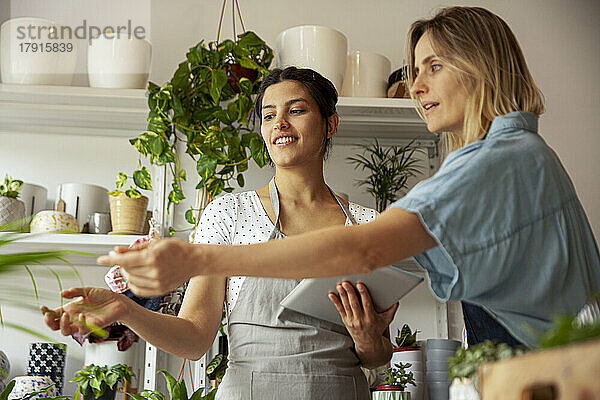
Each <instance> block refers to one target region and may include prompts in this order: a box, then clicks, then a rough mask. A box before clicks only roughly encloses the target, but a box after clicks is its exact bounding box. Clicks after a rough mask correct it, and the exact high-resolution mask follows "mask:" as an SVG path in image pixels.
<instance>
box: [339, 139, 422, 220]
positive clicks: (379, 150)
mask: <svg viewBox="0 0 600 400" xmlns="http://www.w3.org/2000/svg"><path fill="white" fill-rule="evenodd" d="M413 142H414V141H411V142H410V143H409V144H407V145H406V146H388V147H383V146H380V145H379V141H378V140H377V139H375V143H371V144H364V145H359V146H358V147H359V148H360V149H362V154H358V155H356V156H354V157H348V158H347V160H348V161H349V162H350V164H353V165H354V169H360V170H362V171H368V172H370V174H369V176H368V177H367V178H366V179H359V180H357V181H356V182H357V184H358V185H359V186H366V187H367V192H369V193H371V194H372V195H373V196H375V208H376V209H377V211H378V212H382V211H383V210H385V208H386V207H387V205H388V204H389V203H392V202H394V201H396V199H397V198H398V193H399V192H401V191H402V190H405V189H406V188H407V183H408V179H409V178H410V177H413V176H416V175H417V174H419V173H422V171H421V169H420V168H418V167H417V165H418V163H419V160H416V159H414V158H413V156H414V154H415V152H416V151H419V149H418V148H416V147H413V146H412V144H413Z"/></svg>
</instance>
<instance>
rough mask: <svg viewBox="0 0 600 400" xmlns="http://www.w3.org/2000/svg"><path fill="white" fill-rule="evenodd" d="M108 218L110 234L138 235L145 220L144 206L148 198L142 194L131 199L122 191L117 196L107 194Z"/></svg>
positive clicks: (146, 204)
mask: <svg viewBox="0 0 600 400" xmlns="http://www.w3.org/2000/svg"><path fill="white" fill-rule="evenodd" d="M109 200H110V220H111V222H112V228H113V230H112V232H110V233H111V234H114V235H118V234H122V235H140V234H142V232H143V229H144V222H145V221H146V207H147V206H148V198H147V197H146V196H142V197H140V198H137V199H131V198H129V197H127V196H126V195H125V194H124V193H121V194H120V195H118V196H109Z"/></svg>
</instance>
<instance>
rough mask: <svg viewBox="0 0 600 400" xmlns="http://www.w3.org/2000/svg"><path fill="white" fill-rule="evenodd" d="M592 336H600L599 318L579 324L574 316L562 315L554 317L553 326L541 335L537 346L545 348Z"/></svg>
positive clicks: (591, 337)
mask: <svg viewBox="0 0 600 400" xmlns="http://www.w3.org/2000/svg"><path fill="white" fill-rule="evenodd" d="M593 338H600V318H596V320H595V321H594V322H591V323H587V324H581V323H578V322H577V320H576V318H575V317H572V316H562V317H557V318H555V319H554V323H553V327H552V328H551V329H550V330H548V331H547V332H546V333H544V334H543V335H542V337H541V338H540V344H539V347H540V348H542V349H546V348H550V347H556V346H564V345H566V344H570V343H576V342H579V341H581V340H587V339H593Z"/></svg>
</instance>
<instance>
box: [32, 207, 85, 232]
mask: <svg viewBox="0 0 600 400" xmlns="http://www.w3.org/2000/svg"><path fill="white" fill-rule="evenodd" d="M29 229H30V231H31V233H50V232H58V231H62V232H64V233H77V232H79V225H78V224H77V219H75V217H74V216H72V215H71V214H67V213H66V212H63V211H55V210H46V211H40V212H39V213H37V214H36V215H35V217H33V220H32V221H31V224H30V225H29Z"/></svg>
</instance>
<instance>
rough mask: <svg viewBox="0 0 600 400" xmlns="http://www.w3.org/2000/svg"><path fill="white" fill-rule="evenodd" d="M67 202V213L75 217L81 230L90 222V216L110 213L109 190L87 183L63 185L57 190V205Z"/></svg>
mask: <svg viewBox="0 0 600 400" xmlns="http://www.w3.org/2000/svg"><path fill="white" fill-rule="evenodd" d="M59 200H62V201H64V202H65V212H67V213H69V214H71V215H74V216H75V218H76V219H77V223H78V224H79V230H83V226H84V225H85V224H87V223H88V222H89V220H90V214H92V213H95V212H102V213H108V212H110V205H109V202H108V189H106V188H104V187H102V186H98V185H91V184H87V183H63V184H60V185H58V187H57V188H56V203H55V207H54V208H56V205H57V204H58V201H59Z"/></svg>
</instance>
